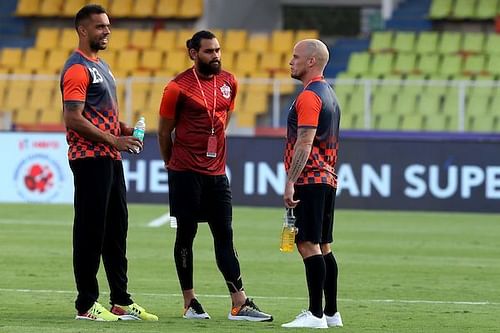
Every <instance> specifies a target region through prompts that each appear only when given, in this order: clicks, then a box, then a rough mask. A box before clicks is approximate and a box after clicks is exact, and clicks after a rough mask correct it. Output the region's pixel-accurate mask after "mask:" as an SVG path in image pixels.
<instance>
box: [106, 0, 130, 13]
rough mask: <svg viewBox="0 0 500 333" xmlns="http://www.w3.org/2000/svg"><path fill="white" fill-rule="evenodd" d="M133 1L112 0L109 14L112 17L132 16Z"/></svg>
mask: <svg viewBox="0 0 500 333" xmlns="http://www.w3.org/2000/svg"><path fill="white" fill-rule="evenodd" d="M132 1H133V0H120V1H113V2H111V5H110V7H109V15H110V16H111V17H131V16H132Z"/></svg>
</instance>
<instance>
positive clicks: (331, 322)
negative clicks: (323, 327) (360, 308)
mask: <svg viewBox="0 0 500 333" xmlns="http://www.w3.org/2000/svg"><path fill="white" fill-rule="evenodd" d="M325 318H326V323H327V324H328V327H342V326H344V324H342V317H341V316H340V312H335V314H334V315H333V316H327V315H325Z"/></svg>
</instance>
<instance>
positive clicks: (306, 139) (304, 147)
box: [287, 128, 316, 183]
mask: <svg viewBox="0 0 500 333" xmlns="http://www.w3.org/2000/svg"><path fill="white" fill-rule="evenodd" d="M315 134H316V128H299V130H298V133H297V142H295V146H294V148H293V158H292V163H291V165H290V169H289V170H288V175H287V180H288V181H289V182H292V183H295V182H296V181H297V179H298V178H299V176H300V174H301V173H302V170H304V167H305V166H306V163H307V160H308V159H309V154H310V153H311V147H312V140H313V139H314V135H315Z"/></svg>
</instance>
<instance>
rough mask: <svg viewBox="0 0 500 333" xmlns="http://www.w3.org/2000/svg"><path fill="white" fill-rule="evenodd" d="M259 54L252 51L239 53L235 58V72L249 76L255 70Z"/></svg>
mask: <svg viewBox="0 0 500 333" xmlns="http://www.w3.org/2000/svg"><path fill="white" fill-rule="evenodd" d="M258 58H259V54H258V53H257V52H254V51H240V52H238V55H237V57H236V64H235V71H236V72H238V73H240V74H241V73H242V74H250V73H252V72H255V71H256V70H257V61H258Z"/></svg>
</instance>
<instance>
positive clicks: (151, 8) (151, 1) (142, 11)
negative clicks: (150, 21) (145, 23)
mask: <svg viewBox="0 0 500 333" xmlns="http://www.w3.org/2000/svg"><path fill="white" fill-rule="evenodd" d="M155 7H156V0H135V1H134V3H133V4H132V12H131V16H132V17H140V18H144V17H152V16H154V14H155V9H156V8H155Z"/></svg>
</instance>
